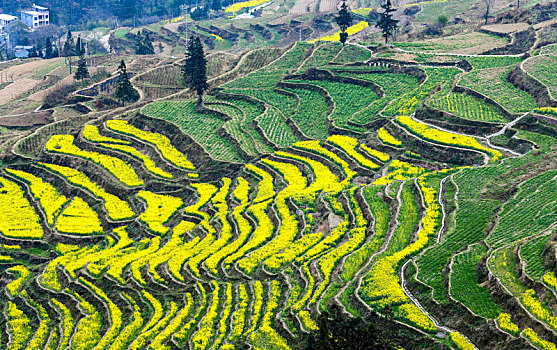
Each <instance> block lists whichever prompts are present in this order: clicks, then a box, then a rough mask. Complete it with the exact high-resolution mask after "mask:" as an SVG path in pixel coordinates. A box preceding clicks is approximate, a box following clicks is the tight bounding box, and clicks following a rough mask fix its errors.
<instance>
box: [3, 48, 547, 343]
mask: <svg viewBox="0 0 557 350" xmlns="http://www.w3.org/2000/svg"><path fill="white" fill-rule="evenodd" d="M330 47H331V46H329V45H328V44H326V45H310V44H307V43H298V44H296V45H294V46H293V47H292V48H290V50H289V51H287V52H286V53H285V54H284V56H282V57H281V58H279V59H277V60H276V61H274V62H273V63H270V64H268V63H269V62H271V61H273V59H275V58H277V57H278V55H277V56H275V54H276V53H277V52H282V51H280V50H274V49H269V50H268V56H272V57H273V59H272V58H271V57H263V56H262V55H254V56H250V55H249V54H248V55H246V56H244V59H243V60H242V62H241V63H240V65H239V66H238V67H239V68H238V67H237V68H236V69H234V70H232V71H231V72H229V73H226V74H225V75H226V76H227V77H226V78H225V77H222V78H219V79H223V81H230V83H229V84H228V85H227V86H225V87H223V89H215V90H214V93H213V94H209V95H208V96H205V103H204V106H203V107H204V109H201V110H200V109H197V108H196V103H195V101H156V102H153V103H150V104H146V105H144V106H142V108H141V110H140V112H139V113H135V112H132V113H129V114H128V113H126V114H124V115H119V116H116V115H110V116H108V115H104V116H102V115H101V117H102V118H100V119H97V120H91V119H90V115H85V116H84V117H82V118H77V119H76V118H71V119H68V120H65V121H61V122H57V123H54V124H52V125H47V126H45V127H43V128H41V129H40V130H38V131H37V132H36V133H34V134H31V135H29V136H24V137H25V138H23V139H22V141H20V142H19V143H18V144H17V147H14V148H15V149H16V150H17V151H18V154H21V155H20V156H17V157H4V158H2V162H3V163H2V168H1V169H0V172H1V174H0V182H2V184H1V186H0V202H1V203H0V204H1V207H2V210H0V216H2V218H1V219H2V220H0V263H1V264H2V265H3V266H4V268H3V269H0V279H1V280H2V283H3V285H5V286H6V288H4V289H2V290H1V291H0V292H1V293H3V295H4V299H5V300H6V303H5V306H4V307H3V308H2V310H1V313H2V318H3V321H2V322H0V335H1V337H0V348H2V349H3V348H6V349H23V348H32V349H57V348H64V349H66V348H69V349H74V348H75V349H77V348H79V349H83V350H93V349H108V348H112V349H138V350H139V349H174V348H176V349H186V348H191V349H196V350H207V349H226V350H231V349H239V348H243V347H246V346H247V347H251V348H254V349H262V350H263V349H265V350H267V349H269V350H278V349H280V350H289V349H298V348H300V346H301V342H300V339H302V338H304V337H305V336H306V334H307V333H309V332H315V331H318V330H319V329H320V327H322V323H321V322H319V320H320V318H319V317H320V315H321V314H322V313H323V312H325V311H327V310H328V309H330V307H331V306H332V305H333V304H335V303H338V304H339V305H341V308H342V310H344V311H345V312H346V317H349V315H348V314H350V315H353V316H360V315H364V314H365V312H366V311H365V310H371V311H372V312H377V313H379V314H381V315H383V316H388V317H387V318H385V320H384V321H385V322H389V323H388V324H389V325H393V328H394V329H396V331H397V332H399V333H398V335H397V337H398V336H401V337H403V339H410V338H412V341H414V340H415V339H420V338H416V336H417V337H421V339H424V340H425V339H426V337H427V338H430V337H431V340H430V341H431V342H430V344H432V345H431V348H434V347H435V346H437V345H438V346H445V347H451V348H453V347H454V348H463V349H468V348H470V349H471V348H474V347H475V346H476V347H477V348H480V349H483V347H482V344H484V343H482V342H481V341H478V343H479V344H478V345H479V346H478V345H472V344H471V342H474V343H475V341H476V340H478V339H480V337H482V336H483V334H484V330H485V331H488V333H489V334H493V335H494V336H495V337H498V338H500V339H502V341H505V342H506V344H509V345H512V346H514V347H516V348H521V347H528V346H529V345H528V344H530V345H532V346H535V347H539V348H540V349H543V348H550V349H551V348H554V347H555V345H554V344H552V343H551V342H550V341H554V340H555V336H554V335H552V334H551V332H553V331H557V317H555V316H554V315H553V313H552V309H553V308H554V307H555V305H554V298H553V291H552V289H555V290H557V278H555V275H554V274H552V273H551V272H550V271H549V269H548V265H549V264H552V263H553V260H552V259H549V258H550V256H551V254H548V253H552V249H553V248H552V246H553V245H554V242H553V233H554V232H553V231H554V230H555V222H556V220H557V217H555V216H556V214H555V213H557V207H556V203H557V198H556V196H557V183H556V179H557V171H556V170H554V167H551V165H552V164H553V163H554V161H555V154H554V153H555V152H554V148H555V145H556V144H557V141H555V139H554V138H553V137H552V136H550V135H553V133H552V132H553V129H552V127H551V126H550V125H545V124H544V125H543V128H542V125H537V124H536V127H538V128H539V129H538V130H542V131H543V132H544V133H545V135H541V134H538V133H536V132H534V131H532V130H530V129H529V128H528V125H529V124H527V122H526V121H528V122H529V119H524V121H523V122H522V123H519V124H517V125H516V126H515V127H516V128H517V129H518V128H519V127H520V128H521V129H520V130H519V131H518V132H517V133H516V137H520V138H526V139H528V140H532V141H533V142H536V144H538V145H539V148H538V149H537V150H535V151H532V152H529V153H527V154H525V155H523V156H519V155H516V156H514V155H513V156H512V157H507V158H504V155H505V156H506V155H509V154H511V153H510V152H504V150H501V152H500V151H499V150H496V149H493V148H490V147H488V145H484V144H482V143H481V142H482V140H481V139H476V138H473V137H468V136H465V135H461V134H456V133H451V132H446V131H443V130H441V129H438V128H435V127H430V126H429V125H427V124H424V123H422V122H419V121H417V120H415V119H413V118H412V117H411V116H408V115H410V114H411V113H412V112H413V111H415V110H416V109H417V108H418V107H419V106H421V105H422V104H423V103H429V102H432V103H435V102H434V101H442V102H443V99H444V98H445V99H446V100H445V102H447V104H448V105H447V106H445V105H443V106H441V107H443V108H446V109H450V108H453V107H452V105H450V103H453V102H454V103H456V104H457V107H455V114H457V113H462V114H463V115H465V116H468V118H470V119H474V118H476V119H482V118H488V117H485V115H484V116H482V113H484V114H486V113H488V112H489V111H488V109H482V108H487V107H486V106H487V105H485V104H484V103H483V102H482V101H480V100H475V99H474V101H473V102H472V101H471V100H467V98H468V97H465V98H464V97H462V96H458V95H455V94H454V93H452V94H451V91H452V87H453V84H454V80H455V77H456V75H458V74H461V73H462V72H461V71H459V70H456V69H454V68H443V67H442V68H435V67H425V66H424V67H420V68H418V69H423V71H424V72H426V73H427V80H425V81H424V82H423V83H422V84H420V83H419V81H421V80H419V79H418V78H417V77H415V76H412V75H409V74H398V73H397V74H395V73H392V72H394V71H397V69H399V68H392V67H381V68H379V67H373V68H372V67H369V66H360V67H351V68H348V66H346V67H344V66H340V65H330V66H328V68H330V71H331V72H332V73H333V75H335V79H333V80H334V81H321V80H312V79H313V78H311V79H303V80H302V79H296V80H294V79H292V78H290V79H286V80H285V79H284V77H285V75H287V74H292V73H295V72H297V71H299V67H300V66H301V65H302V63H303V62H304V60H305V59H306V58H308V57H311V56H310V55H311V54H313V55H315V58H316V59H317V60H318V61H319V62H317V63H318V64H324V62H325V61H327V60H328V59H329V57H330V56H331V55H332V54H333V52H334V50H331V51H329V48H330ZM334 47H336V46H334ZM319 48H323V51H319ZM343 51H344V49H343ZM337 52H338V51H337ZM263 53H265V52H264V51H263ZM341 53H342V51H341ZM335 54H336V53H335ZM337 57H339V56H337ZM506 59H507V58H503V57H502V58H501V62H506V61H505V60H506ZM310 60H311V59H310ZM310 60H306V61H305V62H306V63H307V62H310ZM486 62H488V61H487V60H486ZM493 62H495V60H493ZM484 63H485V62H484ZM252 64H253V67H257V69H259V70H257V71H255V72H254V73H253V74H252V75H250V76H249V77H248V78H245V79H244V80H242V79H237V80H236V81H232V80H231V79H233V78H235V77H239V76H243V74H245V73H247V72H248V71H249V70H250V69H251V68H247V66H250V65H252ZM312 64H313V63H308V65H306V66H303V69H304V70H305V69H306V68H308V67H310V66H311V65H312ZM488 64H489V65H491V64H492V62H491V61H489V62H488V63H485V65H488ZM493 64H495V63H493ZM507 68H508V67H506V68H505V69H507ZM244 69H245V71H244ZM363 69H366V70H371V71H374V72H375V73H369V72H368V73H361V72H362V70H363ZM400 69H401V70H400V71H407V72H408V71H410V70H411V69H413V68H408V67H402V68H400ZM406 69H408V70H406ZM378 71H380V72H378ZM476 71H482V70H478V69H477V68H476V69H475V70H472V71H471V72H472V73H474V72H476ZM416 73H418V72H417V71H416ZM416 76H420V74H416ZM291 77H296V75H294V76H291ZM347 77H349V78H358V79H361V80H362V81H364V80H367V81H371V82H373V83H375V84H377V85H379V86H381V88H382V89H383V90H384V92H385V97H384V98H382V99H379V98H378V96H377V94H375V93H374V92H373V91H374V89H372V88H371V87H366V85H369V84H366V83H365V82H362V85H357V84H349V83H346V82H348V81H350V79H343V78H347ZM150 78H153V79H157V78H158V77H155V76H151V77H150ZM340 80H343V81H345V82H344V83H339V82H338V81H340ZM279 82H282V84H278V87H277V83H279ZM251 83H257V84H259V85H256V86H249V85H250V84H251ZM161 84H166V83H165V82H162V83H161ZM169 84H170V83H169ZM460 98H463V99H462V100H459V99H460ZM331 102H333V103H331ZM443 103H444V102H443ZM382 111H383V112H382ZM459 111H461V112H459ZM381 114H384V115H381ZM377 115H379V117H377V118H376V119H373V118H375V117H376V116H377ZM150 117H152V118H150ZM490 117H493V116H492V115H490ZM155 118H156V119H155ZM493 118H495V117H493ZM370 122H374V123H373V124H371V123H370ZM170 124H174V125H175V126H176V127H173V126H171V125H170ZM335 124H336V125H335ZM364 125H366V126H367V125H377V127H373V128H371V127H363V126H364ZM339 126H343V129H344V130H341V131H339V132H333V131H334V130H336V127H339ZM522 128H524V130H523V129H522ZM512 131H514V129H513V130H512ZM393 135H395V136H396V137H395V136H393ZM409 140H411V141H412V142H411V141H409ZM403 145H404V146H406V147H412V146H415V147H420V148H419V150H417V149H412V148H408V149H404V148H403ZM427 145H431V147H434V148H435V149H436V150H438V151H439V152H431V154H427V153H422V152H426V151H427V150H426V149H425V147H427ZM279 149H280V150H279ZM463 149H464V150H463ZM470 150H473V151H477V152H481V153H483V154H485V157H484V159H485V162H483V163H481V162H479V161H478V160H479V159H480V158H481V157H476V158H474V160H473V161H467V160H468V159H472V157H464V156H463V157H462V158H463V159H457V158H459V155H460V154H468V153H471V152H472V151H470ZM416 152H419V153H420V154H423V155H424V156H423V157H422V156H420V155H419V154H417V153H416ZM447 152H451V153H454V154H455V156H454V157H450V158H443V156H444V153H447ZM200 153H201V154H200ZM116 154H117V155H119V156H117V157H116V156H115V155H116ZM426 154H427V157H426ZM437 155H439V156H437ZM78 157H79V159H78ZM488 157H489V158H491V160H492V161H491V162H489V161H488ZM501 158H504V159H502V160H500V159H501ZM122 159H126V160H128V161H129V163H126V162H124V161H123V160H122ZM447 159H449V160H447ZM451 161H454V162H458V167H456V166H455V165H453V164H452V163H451ZM243 163H247V164H243ZM194 164H195V166H194ZM133 174H135V177H134V176H133ZM184 175H186V176H184ZM134 181H135V182H134ZM126 183H127V184H128V186H126V185H124V184H126ZM529 279H532V280H533V281H530V280H529ZM542 283H543V284H542ZM534 289H535V290H534ZM507 292H509V293H510V295H509V293H507ZM415 298H418V299H419V301H418V300H417V299H415ZM511 298H512V300H511ZM451 303H456V304H452V305H451ZM516 305H518V307H520V308H522V309H523V310H520V309H518V308H516ZM464 307H465V308H467V309H469V310H470V311H471V313H473V314H474V315H471V314H468V313H467V314H466V316H464V317H466V318H465V320H470V321H471V322H469V323H470V324H471V325H472V327H474V330H475V329H477V332H476V333H477V334H474V333H473V332H471V331H470V326H469V325H465V324H464V323H463V322H462V320H463V319H461V318H460V317H459V315H458V314H455V312H460V310H464ZM455 310H456V311H455ZM429 313H431V314H429ZM389 319H391V321H390V320H389ZM515 322H516V324H515ZM542 323H543V325H542ZM544 326H547V327H545V328H547V329H544ZM530 327H531V328H530ZM447 328H450V329H452V330H454V331H450V332H446V330H447ZM442 333H445V336H444V337H443V338H441V337H440V335H441V334H442ZM506 333H508V334H510V335H512V336H513V337H514V338H512V339H511V338H509V337H510V335H507V334H506ZM407 335H408V336H407ZM466 336H468V337H469V338H467V337H466ZM414 338H415V339H414ZM397 339H398V338H397ZM428 341H429V339H428ZM412 344H413V343H412V342H409V343H405V344H400V345H402V346H404V347H405V348H406V347H408V348H410V347H411V345H412Z"/></svg>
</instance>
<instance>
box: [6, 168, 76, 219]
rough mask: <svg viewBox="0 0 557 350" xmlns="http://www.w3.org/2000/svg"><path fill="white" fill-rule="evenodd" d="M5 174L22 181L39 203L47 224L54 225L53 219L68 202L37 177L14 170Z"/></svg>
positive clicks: (7, 170)
mask: <svg viewBox="0 0 557 350" xmlns="http://www.w3.org/2000/svg"><path fill="white" fill-rule="evenodd" d="M6 172H7V173H8V174H11V175H13V176H15V177H17V178H19V179H22V180H23V181H25V182H26V183H27V184H28V185H29V188H30V190H31V193H32V194H33V197H35V199H37V200H38V201H39V204H40V205H41V208H42V209H43V210H44V212H45V214H46V220H47V222H48V224H49V225H50V226H52V225H54V219H55V218H56V217H57V216H58V214H59V213H60V210H61V209H62V207H63V206H64V205H65V204H66V203H67V202H68V199H67V198H66V197H65V196H63V195H61V194H60V192H58V190H57V189H56V188H54V187H53V186H52V185H51V184H49V183H48V182H44V181H43V180H42V179H41V178H39V177H36V176H34V175H31V174H29V173H27V172H25V171H21V170H15V169H6Z"/></svg>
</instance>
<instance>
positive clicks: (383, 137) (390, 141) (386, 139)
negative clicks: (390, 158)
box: [377, 128, 402, 147]
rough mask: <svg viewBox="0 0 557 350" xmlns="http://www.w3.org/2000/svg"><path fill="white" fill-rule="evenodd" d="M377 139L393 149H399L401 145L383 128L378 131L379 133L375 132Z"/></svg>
mask: <svg viewBox="0 0 557 350" xmlns="http://www.w3.org/2000/svg"><path fill="white" fill-rule="evenodd" d="M377 137H379V140H380V141H381V142H383V143H384V144H387V145H391V146H395V147H400V146H401V145H402V142H401V141H399V140H397V139H396V138H395V137H394V136H393V135H391V134H389V132H388V131H387V129H385V128H381V129H379V131H378V132H377Z"/></svg>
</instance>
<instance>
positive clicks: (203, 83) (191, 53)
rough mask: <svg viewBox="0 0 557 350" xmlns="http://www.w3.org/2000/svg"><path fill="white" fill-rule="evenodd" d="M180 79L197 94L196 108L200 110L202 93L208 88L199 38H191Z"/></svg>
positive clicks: (204, 61) (203, 53)
mask: <svg viewBox="0 0 557 350" xmlns="http://www.w3.org/2000/svg"><path fill="white" fill-rule="evenodd" d="M182 78H183V81H184V83H185V84H186V86H187V87H189V88H190V89H192V90H195V92H196V93H197V96H198V100H197V106H198V108H200V107H201V105H202V103H203V93H204V92H205V90H207V89H208V88H209V84H207V59H206V58H205V52H204V50H203V44H202V43H201V40H199V37H194V38H192V39H191V40H190V42H189V43H188V47H187V52H186V62H185V64H184V66H183V67H182Z"/></svg>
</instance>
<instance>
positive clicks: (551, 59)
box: [523, 56, 557, 98]
mask: <svg viewBox="0 0 557 350" xmlns="http://www.w3.org/2000/svg"><path fill="white" fill-rule="evenodd" d="M523 68H524V70H525V71H526V72H528V74H530V75H531V76H533V77H534V78H536V79H538V80H539V81H541V82H542V84H544V85H545V86H547V88H548V89H549V91H550V93H551V95H552V96H553V97H554V98H555V96H557V82H555V79H554V77H555V76H556V75H557V57H555V56H536V57H532V58H530V59H527V60H526V61H524V64H523Z"/></svg>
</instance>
